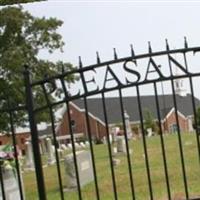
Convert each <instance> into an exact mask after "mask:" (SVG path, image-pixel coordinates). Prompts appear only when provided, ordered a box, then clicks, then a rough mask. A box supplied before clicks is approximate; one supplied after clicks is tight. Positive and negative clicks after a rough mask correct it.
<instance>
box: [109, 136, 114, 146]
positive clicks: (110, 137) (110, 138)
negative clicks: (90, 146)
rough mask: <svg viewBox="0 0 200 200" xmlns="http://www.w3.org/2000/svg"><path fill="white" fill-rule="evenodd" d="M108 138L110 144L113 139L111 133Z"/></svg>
mask: <svg viewBox="0 0 200 200" xmlns="http://www.w3.org/2000/svg"><path fill="white" fill-rule="evenodd" d="M109 140H110V144H112V141H113V137H112V134H109Z"/></svg>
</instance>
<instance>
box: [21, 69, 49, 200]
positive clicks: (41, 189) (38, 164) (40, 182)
mask: <svg viewBox="0 0 200 200" xmlns="http://www.w3.org/2000/svg"><path fill="white" fill-rule="evenodd" d="M24 67H25V70H24V81H25V92H26V107H27V111H28V117H29V123H30V132H31V139H32V147H33V155H34V163H35V173H36V180H37V187H38V195H39V199H40V200H46V192H45V184H44V177H43V170H42V161H41V157H40V149H39V140H38V131H37V126H36V121H35V116H34V110H33V108H34V105H33V96H32V88H31V85H30V72H29V70H28V66H24Z"/></svg>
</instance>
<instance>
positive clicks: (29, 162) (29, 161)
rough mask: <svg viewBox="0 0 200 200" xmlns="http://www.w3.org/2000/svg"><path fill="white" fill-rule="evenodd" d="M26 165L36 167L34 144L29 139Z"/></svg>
mask: <svg viewBox="0 0 200 200" xmlns="http://www.w3.org/2000/svg"><path fill="white" fill-rule="evenodd" d="M25 144H26V167H27V168H29V169H34V168H35V166H34V162H33V151H32V145H31V143H30V142H29V141H26V143H25Z"/></svg>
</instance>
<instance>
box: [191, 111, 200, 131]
mask: <svg viewBox="0 0 200 200" xmlns="http://www.w3.org/2000/svg"><path fill="white" fill-rule="evenodd" d="M193 128H194V129H196V130H197V131H200V107H198V108H197V109H196V123H195V120H194V119H193Z"/></svg>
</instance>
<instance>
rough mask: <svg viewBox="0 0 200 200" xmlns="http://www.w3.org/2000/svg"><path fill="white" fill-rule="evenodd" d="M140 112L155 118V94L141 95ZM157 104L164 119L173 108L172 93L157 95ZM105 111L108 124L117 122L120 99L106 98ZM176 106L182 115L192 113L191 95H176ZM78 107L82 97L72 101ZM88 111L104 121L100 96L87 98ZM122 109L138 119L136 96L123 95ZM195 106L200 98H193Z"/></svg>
mask: <svg viewBox="0 0 200 200" xmlns="http://www.w3.org/2000/svg"><path fill="white" fill-rule="evenodd" d="M140 99H141V105H142V112H143V113H144V112H145V110H150V111H151V113H152V115H153V116H154V118H155V119H157V109H156V100H155V96H141V97H140ZM158 100H159V106H160V115H161V118H162V119H164V118H165V116H166V115H167V114H168V113H169V111H170V110H171V109H172V108H174V103H173V96H172V95H159V96H158ZM105 101H106V111H107V118H108V123H109V124H114V123H119V122H121V121H122V118H121V110H120V100H119V98H118V97H109V98H106V100H105ZM176 101H177V108H178V111H179V112H181V113H182V114H183V115H185V116H186V117H187V116H190V115H193V107H192V98H191V95H190V94H188V95H187V96H179V95H176ZM73 103H75V104H76V105H77V106H78V107H80V108H81V109H84V102H83V99H78V100H75V101H73ZM87 104H88V111H89V112H90V113H91V114H93V115H94V116H96V117H98V118H99V119H100V120H102V121H103V122H105V117H104V114H103V103H102V99H101V98H88V99H87ZM123 105H124V110H126V111H127V113H128V115H129V116H130V121H132V122H133V121H139V120H140V116H139V110H138V101H137V96H129V97H123ZM195 105H196V108H197V107H198V106H200V100H199V99H197V98H195Z"/></svg>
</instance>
